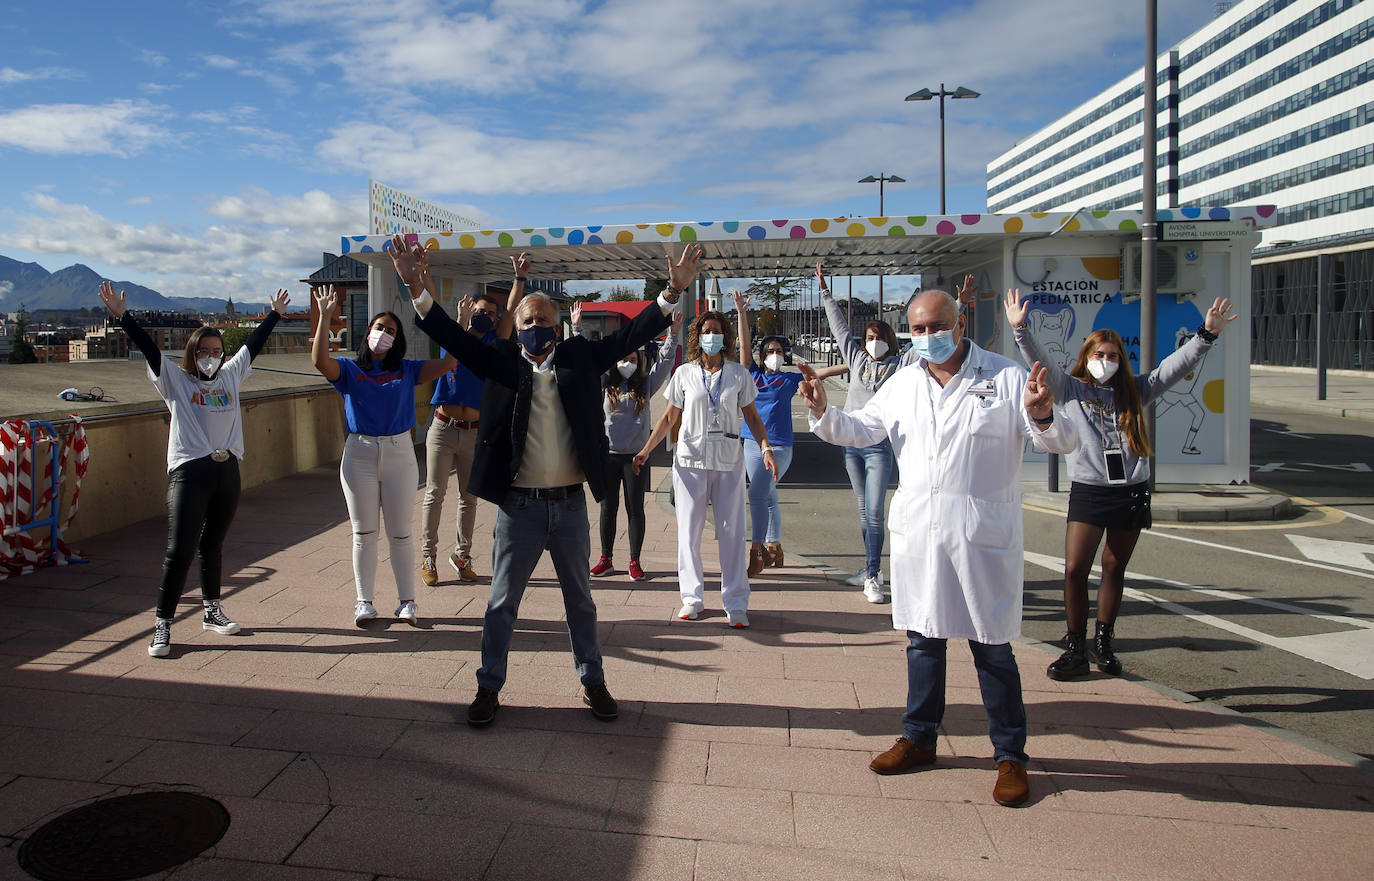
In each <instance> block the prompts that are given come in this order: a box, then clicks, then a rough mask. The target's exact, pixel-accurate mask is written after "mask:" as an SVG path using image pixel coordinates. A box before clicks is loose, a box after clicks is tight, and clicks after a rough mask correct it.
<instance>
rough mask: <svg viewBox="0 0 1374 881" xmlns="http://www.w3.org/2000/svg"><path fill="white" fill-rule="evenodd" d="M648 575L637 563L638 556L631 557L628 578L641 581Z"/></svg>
mask: <svg viewBox="0 0 1374 881" xmlns="http://www.w3.org/2000/svg"><path fill="white" fill-rule="evenodd" d="M648 577H649V576H647V575H645V574H644V568H643V567H642V566H640V565H639V558H638V557H635V558H633V559H631V560H630V580H631V581H643V580H645V579H646V578H648Z"/></svg>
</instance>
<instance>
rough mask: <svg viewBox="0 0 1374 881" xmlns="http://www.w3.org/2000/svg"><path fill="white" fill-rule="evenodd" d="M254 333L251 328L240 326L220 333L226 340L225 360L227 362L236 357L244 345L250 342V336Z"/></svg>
mask: <svg viewBox="0 0 1374 881" xmlns="http://www.w3.org/2000/svg"><path fill="white" fill-rule="evenodd" d="M252 332H253V331H252V329H251V328H247V327H240V326H238V325H234V326H233V327H226V328H224V330H222V331H220V336H221V337H223V339H224V358H225V360H226V361H227V360H228V359H230V358H232V357H234V353H235V352H237V351H238V350H239V349H242V348H243V344H244V343H246V342H248V336H249V335H250V334H251V333H252Z"/></svg>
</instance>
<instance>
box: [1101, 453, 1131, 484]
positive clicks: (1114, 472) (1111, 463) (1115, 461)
mask: <svg viewBox="0 0 1374 881" xmlns="http://www.w3.org/2000/svg"><path fill="white" fill-rule="evenodd" d="M1102 461H1103V464H1104V465H1105V466H1106V468H1107V483H1109V484H1110V485H1112V486H1121V485H1122V484H1124V483H1125V482H1126V454H1125V453H1123V452H1122V451H1121V450H1103V451H1102Z"/></svg>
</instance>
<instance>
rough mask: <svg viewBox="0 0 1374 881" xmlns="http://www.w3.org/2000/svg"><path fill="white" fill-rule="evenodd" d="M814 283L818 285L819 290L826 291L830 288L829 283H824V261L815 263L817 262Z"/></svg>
mask: <svg viewBox="0 0 1374 881" xmlns="http://www.w3.org/2000/svg"><path fill="white" fill-rule="evenodd" d="M816 284H818V285H820V288H821V290H823V291H828V290H830V285H828V284H826V283H825V264H824V263H817V264H816Z"/></svg>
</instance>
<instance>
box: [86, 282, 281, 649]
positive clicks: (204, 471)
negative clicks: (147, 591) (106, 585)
mask: <svg viewBox="0 0 1374 881" xmlns="http://www.w3.org/2000/svg"><path fill="white" fill-rule="evenodd" d="M100 300H101V302H102V303H104V304H105V306H106V307H107V308H108V309H109V310H110V314H112V315H114V317H115V318H116V319H118V321H119V326H120V327H121V328H123V329H124V332H125V333H126V334H127V335H128V337H129V339H130V340H131V341H132V342H133V344H134V345H135V346H137V347H138V350H139V351H140V352H142V353H143V357H144V358H146V359H147V360H148V378H149V379H150V380H152V383H153V386H154V387H155V388H156V389H157V391H158V394H159V395H161V396H162V400H163V401H165V402H166V403H167V410H168V411H169V412H170V413H171V422H170V424H169V426H168V432H167V521H168V528H167V556H166V557H165V558H164V559H163V562H162V580H161V582H160V583H159V585H158V594H157V616H156V618H155V619H154V622H153V639H152V642H151V643H149V645H148V654H149V655H152V656H153V657H155V658H165V657H167V655H168V654H169V653H170V652H171V649H172V621H173V619H174V618H175V617H176V610H177V603H178V602H179V601H180V599H181V594H182V592H183V591H184V590H185V589H186V576H187V574H188V573H189V572H190V570H191V562H192V561H193V560H194V559H195V557H196V551H197V549H199V551H200V596H201V602H202V604H203V606H204V617H202V619H201V628H202V629H203V630H213V631H214V632H216V633H222V634H225V635H230V634H234V633H238V632H239V625H238V624H237V623H236V622H235V621H233V620H232V619H230V618H229V616H228V615H226V614H225V612H224V607H223V606H222V605H221V604H220V593H221V587H222V574H223V573H222V570H223V551H224V539H225V537H226V536H227V535H228V534H229V525H230V524H231V523H233V522H234V512H235V511H236V510H237V509H238V504H239V493H240V490H241V482H240V478H239V461H240V460H241V459H243V452H244V451H243V410H242V407H241V406H240V404H241V402H240V399H239V388H240V387H241V386H242V385H243V381H244V380H245V379H247V378H248V375H249V374H250V373H252V372H253V368H252V363H253V359H254V358H256V357H257V356H258V355H259V354H260V353H261V352H262V347H263V346H264V345H265V344H266V343H267V337H268V335H269V334H271V333H272V328H274V327H276V326H277V322H278V321H279V320H280V319H281V316H282V313H283V311H285V309H286V306H287V304H288V303H290V302H291V298H290V297H289V296H287V293H286V291H285V290H278V291H277V293H276V294H275V295H273V297H272V300H271V303H272V307H271V311H269V312H268V313H267V317H266V318H265V319H263V321H262V322H261V323H260V324H259V325H258V326H257V327H255V328H253V332H252V333H251V334H249V336H248V340H247V342H245V343H244V345H243V347H242V348H241V349H239V350H238V351H237V352H235V353H234V355H233V356H232V357H230V358H229V359H228V360H227V361H226V360H225V358H224V337H223V336H222V335H221V334H220V332H219V330H218V329H217V328H214V327H210V326H208V325H207V326H204V327H201V328H198V329H197V330H196V331H195V332H194V333H192V334H191V337H190V339H189V340H187V341H186V351H185V354H184V355H183V356H182V359H181V363H179V364H173V365H171V366H169V365H168V364H167V363H166V361H165V360H164V359H163V357H162V352H161V350H159V349H158V347H157V343H155V342H153V338H152V337H151V336H149V335H148V332H147V331H146V330H144V329H143V328H142V327H141V326H139V324H138V322H137V321H135V320H134V317H133V315H131V314H130V313H129V311H128V309H127V308H126V307H125V300H124V292H123V291H120V292H119V293H118V294H116V293H115V289H114V285H113V284H112V283H110V282H108V281H105V282H101V283H100Z"/></svg>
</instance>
